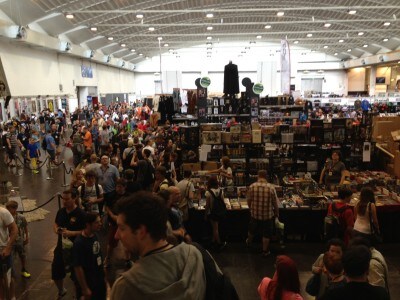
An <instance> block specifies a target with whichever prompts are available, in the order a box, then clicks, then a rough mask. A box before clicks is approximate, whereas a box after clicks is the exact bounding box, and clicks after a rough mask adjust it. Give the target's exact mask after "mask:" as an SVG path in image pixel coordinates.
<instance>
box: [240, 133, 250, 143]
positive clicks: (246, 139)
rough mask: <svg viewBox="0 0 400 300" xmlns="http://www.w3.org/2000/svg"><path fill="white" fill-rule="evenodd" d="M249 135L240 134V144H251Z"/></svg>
mask: <svg viewBox="0 0 400 300" xmlns="http://www.w3.org/2000/svg"><path fill="white" fill-rule="evenodd" d="M251 138H252V136H251V133H242V134H241V135H240V142H241V143H251Z"/></svg>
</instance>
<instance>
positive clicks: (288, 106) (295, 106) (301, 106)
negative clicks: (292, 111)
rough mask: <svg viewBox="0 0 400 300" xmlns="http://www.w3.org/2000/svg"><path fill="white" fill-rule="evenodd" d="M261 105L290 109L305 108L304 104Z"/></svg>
mask: <svg viewBox="0 0 400 300" xmlns="http://www.w3.org/2000/svg"><path fill="white" fill-rule="evenodd" d="M259 107H260V108H280V109H288V108H304V105H260V106H259Z"/></svg>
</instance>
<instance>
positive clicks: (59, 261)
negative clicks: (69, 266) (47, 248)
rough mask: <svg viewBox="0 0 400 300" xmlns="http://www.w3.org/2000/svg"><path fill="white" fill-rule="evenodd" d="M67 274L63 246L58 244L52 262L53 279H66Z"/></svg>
mask: <svg viewBox="0 0 400 300" xmlns="http://www.w3.org/2000/svg"><path fill="white" fill-rule="evenodd" d="M66 275H67V274H66V273H65V264H64V258H63V253H62V248H61V246H57V247H56V248H55V249H54V258H53V262H52V263H51V279H53V280H61V279H64V278H65V276H66Z"/></svg>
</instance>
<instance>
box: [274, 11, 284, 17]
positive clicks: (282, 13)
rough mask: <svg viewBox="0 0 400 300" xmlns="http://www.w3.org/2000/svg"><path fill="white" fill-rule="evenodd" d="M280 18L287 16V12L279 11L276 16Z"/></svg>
mask: <svg viewBox="0 0 400 300" xmlns="http://www.w3.org/2000/svg"><path fill="white" fill-rule="evenodd" d="M276 15H277V16H278V17H283V16H284V15H285V12H283V11H278V12H277V14H276Z"/></svg>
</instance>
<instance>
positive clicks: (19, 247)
mask: <svg viewBox="0 0 400 300" xmlns="http://www.w3.org/2000/svg"><path fill="white" fill-rule="evenodd" d="M13 251H14V252H16V253H18V255H19V256H20V257H22V258H25V257H26V252H25V246H24V245H23V243H15V244H14V246H13Z"/></svg>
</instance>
